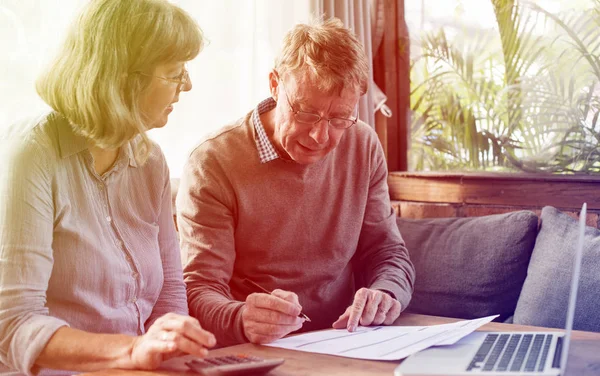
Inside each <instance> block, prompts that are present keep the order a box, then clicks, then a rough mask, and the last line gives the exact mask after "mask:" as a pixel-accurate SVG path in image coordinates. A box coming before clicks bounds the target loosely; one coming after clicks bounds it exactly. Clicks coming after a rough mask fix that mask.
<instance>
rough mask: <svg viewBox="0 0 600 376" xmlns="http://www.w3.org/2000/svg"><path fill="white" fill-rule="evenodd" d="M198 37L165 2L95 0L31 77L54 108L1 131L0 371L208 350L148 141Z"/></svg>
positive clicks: (210, 341)
mask: <svg viewBox="0 0 600 376" xmlns="http://www.w3.org/2000/svg"><path fill="white" fill-rule="evenodd" d="M202 45H203V37H202V32H201V30H200V28H199V27H198V25H197V23H196V22H195V21H194V20H193V19H192V18H191V17H190V16H189V15H188V14H186V13H185V12H184V11H183V10H182V9H180V8H179V7H177V6H175V5H173V4H170V3H169V2H167V1H164V0H130V1H122V0H92V1H91V2H90V3H89V4H88V5H87V7H86V8H85V9H84V10H83V13H82V14H81V15H80V17H79V18H78V19H77V21H76V22H75V23H74V25H73V27H72V28H71V30H70V31H69V33H68V36H67V39H66V41H65V43H64V46H63V48H62V52H61V53H60V54H59V56H58V58H57V59H56V60H55V61H54V63H53V64H51V66H50V67H49V69H48V70H47V72H46V73H45V74H44V75H42V76H41V78H40V79H39V81H38V83H37V90H38V93H39V95H40V96H41V97H42V98H43V99H44V100H45V101H46V102H47V103H48V104H49V105H50V106H51V107H52V108H53V110H54V111H52V112H51V113H49V114H47V115H45V116H43V117H42V118H38V119H36V120H34V121H29V122H26V123H21V124H17V125H15V126H12V127H10V128H8V131H6V132H4V133H3V134H2V135H0V362H1V364H0V373H3V374H5V373H19V374H36V373H39V374H44V375H46V374H62V373H65V371H63V372H60V371H57V370H68V371H70V372H68V373H72V372H73V371H93V370H99V369H105V368H123V369H153V368H156V367H157V366H158V365H159V364H160V363H161V361H163V360H165V359H167V358H170V357H173V356H177V355H181V354H193V355H195V356H205V355H206V353H207V350H206V348H207V347H211V346H213V345H214V344H215V339H214V337H213V335H212V334H211V333H209V332H207V331H204V330H203V329H202V328H201V326H200V325H199V323H198V321H197V320H195V319H193V318H191V317H189V316H188V308H187V301H186V293H185V285H184V283H183V279H182V270H181V262H180V256H179V246H178V242H177V238H176V233H175V228H174V224H173V217H172V214H171V196H170V186H169V171H168V168H167V165H166V163H165V159H164V156H163V155H162V152H161V151H160V149H159V147H158V146H157V145H155V144H153V143H152V142H151V141H150V140H149V139H148V137H147V136H146V135H145V132H146V131H147V130H149V129H152V128H157V127H163V126H164V125H165V124H166V123H167V120H168V116H169V113H170V112H171V111H173V105H174V104H175V103H176V102H177V101H178V100H179V94H180V93H181V92H182V91H189V90H190V89H191V88H192V83H191V81H190V78H189V76H188V72H187V70H186V68H185V63H186V62H187V61H189V60H191V59H193V58H194V57H196V55H197V54H198V53H199V51H200V50H201V48H202Z"/></svg>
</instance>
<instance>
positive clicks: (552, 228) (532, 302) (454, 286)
mask: <svg viewBox="0 0 600 376" xmlns="http://www.w3.org/2000/svg"><path fill="white" fill-rule="evenodd" d="M576 217H577V213H572V212H571V213H566V212H562V211H560V210H558V209H556V208H554V207H551V206H547V207H544V208H543V209H542V210H541V211H540V212H538V213H535V212H533V211H529V210H516V211H509V212H507V213H502V214H488V215H482V216H476V217H458V218H457V217H452V218H417V219H415V218H404V217H402V216H399V217H398V219H397V224H398V228H399V230H400V232H401V234H402V237H403V238H404V240H405V243H406V246H407V248H408V250H409V252H410V256H411V260H412V261H413V263H414V265H415V270H416V274H417V277H416V282H415V286H414V287H415V291H414V294H413V298H412V301H411V303H410V304H409V306H408V307H407V311H409V312H414V313H421V314H428V315H435V316H447V317H458V318H465V319H470V318H476V317H483V316H489V315H495V314H498V315H499V317H498V318H497V319H496V321H504V322H512V323H515V324H524V325H535V326H544V327H554V328H564V326H565V320H566V312H567V304H568V298H569V289H570V281H571V275H572V274H571V273H572V269H573V261H574V251H575V244H576V242H577V227H578V224H577V219H576ZM588 219H589V220H588V221H587V223H588V225H591V226H587V227H586V231H585V241H584V244H585V245H584V250H583V261H582V269H581V278H580V286H579V293H578V298H577V304H576V309H575V320H574V329H577V330H587V331H596V332H600V299H599V297H600V230H598V228H597V223H598V222H597V219H598V215H597V214H593V213H592V214H590V216H589V217H588Z"/></svg>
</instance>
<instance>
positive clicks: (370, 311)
mask: <svg viewBox="0 0 600 376" xmlns="http://www.w3.org/2000/svg"><path fill="white" fill-rule="evenodd" d="M382 294H383V293H382V292H381V291H375V290H369V293H368V294H367V296H368V298H367V304H366V305H365V308H364V309H363V312H362V315H361V318H360V324H361V325H362V326H369V325H371V324H372V323H373V319H374V318H375V315H376V314H377V310H378V309H379V303H381V299H382V298H383V296H382Z"/></svg>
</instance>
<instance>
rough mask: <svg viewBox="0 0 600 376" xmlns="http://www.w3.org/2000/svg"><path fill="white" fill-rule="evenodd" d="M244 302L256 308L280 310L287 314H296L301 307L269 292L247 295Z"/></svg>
mask: <svg viewBox="0 0 600 376" xmlns="http://www.w3.org/2000/svg"><path fill="white" fill-rule="evenodd" d="M246 303H247V304H249V305H251V306H255V307H258V308H264V309H268V310H271V311H277V312H281V313H283V314H286V315H289V316H298V315H299V314H300V311H301V310H302V307H301V306H300V305H299V304H294V303H291V302H288V301H287V300H284V299H282V298H280V297H277V296H275V295H270V294H263V293H254V294H250V295H248V297H247V298H246Z"/></svg>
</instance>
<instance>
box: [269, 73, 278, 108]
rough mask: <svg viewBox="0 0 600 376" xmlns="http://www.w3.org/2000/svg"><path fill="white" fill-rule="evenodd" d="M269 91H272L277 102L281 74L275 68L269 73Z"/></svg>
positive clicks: (272, 95)
mask: <svg viewBox="0 0 600 376" xmlns="http://www.w3.org/2000/svg"><path fill="white" fill-rule="evenodd" d="M269 92H270V93H271V98H273V99H274V100H275V102H277V95H278V94H279V75H278V74H277V72H276V71H275V70H272V71H271V72H270V73H269Z"/></svg>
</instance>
